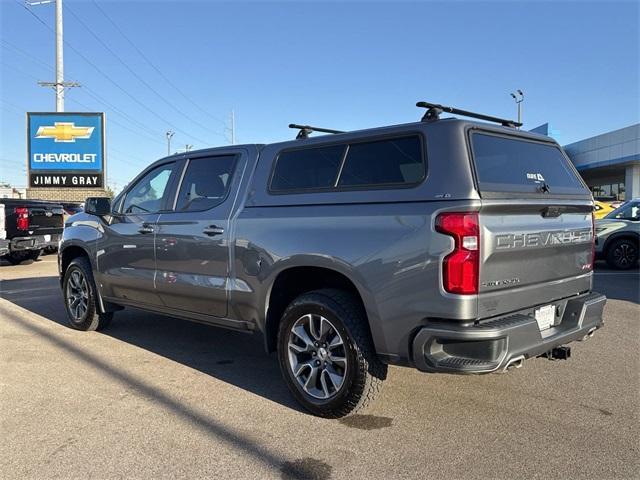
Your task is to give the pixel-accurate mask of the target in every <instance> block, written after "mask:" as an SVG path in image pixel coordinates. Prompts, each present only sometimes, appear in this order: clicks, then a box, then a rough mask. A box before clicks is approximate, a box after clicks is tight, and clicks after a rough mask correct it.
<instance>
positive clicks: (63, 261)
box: [58, 244, 93, 283]
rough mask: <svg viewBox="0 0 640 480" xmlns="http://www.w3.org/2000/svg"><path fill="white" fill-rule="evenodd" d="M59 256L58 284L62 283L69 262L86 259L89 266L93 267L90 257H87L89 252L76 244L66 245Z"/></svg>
mask: <svg viewBox="0 0 640 480" xmlns="http://www.w3.org/2000/svg"><path fill="white" fill-rule="evenodd" d="M58 255H59V260H58V261H59V263H60V282H61V283H62V279H63V278H64V273H65V272H66V271H67V268H69V265H70V264H71V262H72V261H73V260H74V259H76V258H78V257H87V259H88V260H89V262H90V263H91V266H92V267H93V262H92V261H91V257H90V256H89V252H88V251H87V249H86V248H85V247H83V246H80V245H77V244H71V245H66V246H64V247H63V249H62V250H60V252H59V253H58Z"/></svg>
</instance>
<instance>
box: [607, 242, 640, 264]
mask: <svg viewBox="0 0 640 480" xmlns="http://www.w3.org/2000/svg"><path fill="white" fill-rule="evenodd" d="M607 263H608V264H609V266H610V267H611V268H615V269H618V270H627V269H629V268H632V267H634V266H636V264H637V263H638V241H637V240H636V241H634V240H633V239H630V238H621V239H620V240H614V241H613V242H612V243H611V245H610V246H609V248H608V249H607Z"/></svg>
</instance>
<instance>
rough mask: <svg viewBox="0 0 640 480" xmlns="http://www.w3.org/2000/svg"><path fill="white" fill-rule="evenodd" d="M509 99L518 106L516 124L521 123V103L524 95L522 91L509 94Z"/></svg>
mask: <svg viewBox="0 0 640 480" xmlns="http://www.w3.org/2000/svg"><path fill="white" fill-rule="evenodd" d="M511 97H512V98H513V100H514V101H515V102H516V105H517V106H518V123H522V106H521V104H522V102H524V93H522V90H516V93H511Z"/></svg>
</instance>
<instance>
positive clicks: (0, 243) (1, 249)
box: [0, 239, 9, 256]
mask: <svg viewBox="0 0 640 480" xmlns="http://www.w3.org/2000/svg"><path fill="white" fill-rule="evenodd" d="M7 253H9V240H4V239H0V256H2V255H6V254H7Z"/></svg>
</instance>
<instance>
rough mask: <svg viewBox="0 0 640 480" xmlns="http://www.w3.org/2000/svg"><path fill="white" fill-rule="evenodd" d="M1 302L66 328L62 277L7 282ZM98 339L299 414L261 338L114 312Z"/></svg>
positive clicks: (164, 318) (0, 290) (2, 287)
mask: <svg viewBox="0 0 640 480" xmlns="http://www.w3.org/2000/svg"><path fill="white" fill-rule="evenodd" d="M0 298H4V299H5V300H8V301H9V302H11V303H13V304H15V305H18V306H20V307H22V308H24V309H26V310H29V311H30V312H33V313H35V314H37V315H40V316H42V317H44V318H46V319H48V320H50V321H52V322H55V323H58V324H60V325H62V326H64V327H65V328H69V327H68V324H67V317H66V312H65V309H64V304H63V300H62V295H61V292H60V286H59V283H58V277H54V276H50V277H40V278H21V279H14V280H3V281H2V283H1V284H0ZM99 333H100V334H103V335H107V336H110V337H112V338H115V339H117V340H120V341H123V342H126V343H129V344H131V345H135V346H137V347H139V348H143V349H145V350H147V351H150V352H153V353H155V354H157V355H161V356H163V357H165V358H168V359H171V360H173V361H175V362H178V363H181V364H183V365H185V366H187V367H190V368H192V369H195V370H198V371H200V372H202V373H203V374H206V375H210V376H212V377H215V378H217V379H219V380H222V381H224V382H226V383H229V384H232V385H235V386H237V387H239V388H242V389H244V390H247V391H250V392H252V393H254V394H256V395H259V396H261V397H264V398H266V399H268V400H271V401H274V402H277V403H279V404H281V405H283V406H286V407H288V408H291V409H293V410H296V411H302V410H301V408H300V407H299V406H298V404H297V403H296V402H295V401H294V400H293V398H292V397H291V396H290V394H289V392H288V390H287V388H286V386H285V384H284V381H283V379H282V377H281V374H280V369H279V366H278V361H277V358H276V356H275V355H267V354H266V353H265V350H264V344H263V341H262V338H261V337H260V335H251V334H246V333H242V332H234V331H230V330H225V329H222V328H216V327H212V326H208V325H202V324H198V323H193V322H189V321H185V320H180V319H176V318H172V317H167V316H163V315H157V314H154V313H147V312H143V311H141V310H136V309H132V308H127V309H125V310H122V311H119V312H116V314H115V315H114V318H113V321H112V322H111V324H110V325H109V326H108V327H107V328H106V329H105V330H103V331H101V332H99Z"/></svg>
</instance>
